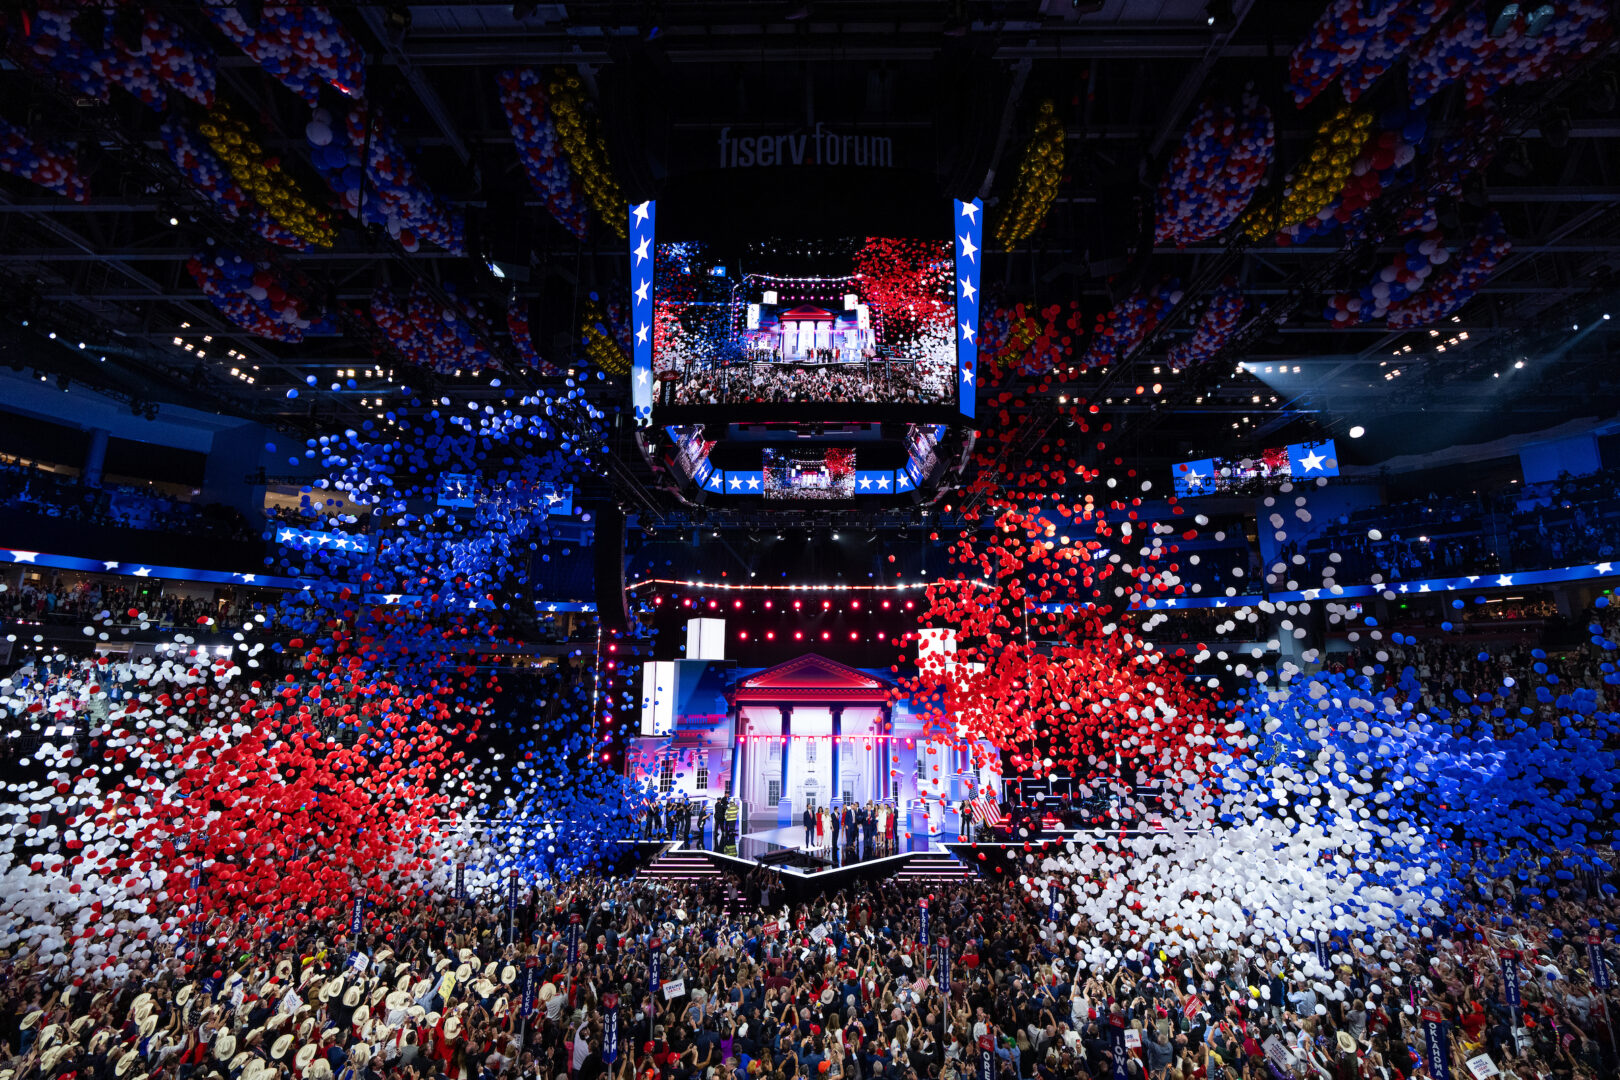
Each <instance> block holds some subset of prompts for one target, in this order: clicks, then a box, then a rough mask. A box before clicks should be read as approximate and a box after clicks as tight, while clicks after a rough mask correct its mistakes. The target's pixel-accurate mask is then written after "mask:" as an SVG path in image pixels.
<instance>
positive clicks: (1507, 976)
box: [1502, 949, 1520, 1023]
mask: <svg viewBox="0 0 1620 1080" xmlns="http://www.w3.org/2000/svg"><path fill="white" fill-rule="evenodd" d="M1502 999H1503V1000H1504V1001H1506V1002H1507V1004H1508V1008H1510V1009H1512V1010H1513V1011H1514V1012H1515V1013H1517V1012H1518V1011H1519V1008H1520V1002H1519V961H1518V954H1516V953H1514V952H1511V951H1509V950H1506V949H1504V950H1503V951H1502ZM1514 1022H1515V1023H1517V1022H1518V1020H1517V1018H1516V1017H1515V1019H1514Z"/></svg>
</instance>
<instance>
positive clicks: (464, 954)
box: [456, 949, 473, 964]
mask: <svg viewBox="0 0 1620 1080" xmlns="http://www.w3.org/2000/svg"><path fill="white" fill-rule="evenodd" d="M472 958H473V951H472V950H471V949H462V950H461V951H460V952H458V953H456V959H458V960H460V961H461V962H462V963H464V964H465V963H471V962H472Z"/></svg>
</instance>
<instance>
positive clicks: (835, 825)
mask: <svg viewBox="0 0 1620 1080" xmlns="http://www.w3.org/2000/svg"><path fill="white" fill-rule="evenodd" d="M841 813H842V811H841V810H834V811H833V812H832V815H831V816H832V822H831V825H832V849H833V858H834V859H837V858H838V830H839V829H841V828H842V827H843V823H842V822H841V821H840V820H839V815H840V814H841Z"/></svg>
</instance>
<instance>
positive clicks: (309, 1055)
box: [293, 1043, 316, 1072]
mask: <svg viewBox="0 0 1620 1080" xmlns="http://www.w3.org/2000/svg"><path fill="white" fill-rule="evenodd" d="M315 1053H316V1050H315V1044H314V1043H305V1044H304V1045H303V1046H300V1047H299V1048H298V1053H296V1054H294V1055H293V1068H295V1069H297V1070H298V1071H299V1072H303V1071H305V1070H306V1069H308V1068H309V1063H310V1062H312V1061H314V1060H315Z"/></svg>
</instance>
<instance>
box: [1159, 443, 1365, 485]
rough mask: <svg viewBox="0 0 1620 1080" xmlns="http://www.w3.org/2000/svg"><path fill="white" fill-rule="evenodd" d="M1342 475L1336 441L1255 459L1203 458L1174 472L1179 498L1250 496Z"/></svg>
mask: <svg viewBox="0 0 1620 1080" xmlns="http://www.w3.org/2000/svg"><path fill="white" fill-rule="evenodd" d="M1338 475H1339V452H1338V449H1337V447H1335V446H1334V443H1333V440H1332V439H1325V440H1323V441H1321V442H1310V443H1289V444H1288V445H1287V446H1278V447H1274V448H1271V449H1268V450H1262V451H1260V453H1259V454H1258V455H1257V456H1255V457H1252V458H1200V459H1198V460H1197V461H1183V462H1179V463H1177V464H1176V465H1175V467H1174V468H1173V469H1172V470H1171V480H1172V482H1173V483H1174V484H1175V491H1176V494H1177V495H1180V496H1183V497H1192V496H1197V495H1226V494H1234V495H1240V494H1247V493H1250V492H1252V491H1254V490H1257V489H1260V488H1264V487H1268V486H1270V485H1273V484H1280V483H1282V482H1284V481H1286V480H1308V479H1311V478H1312V477H1317V476H1338Z"/></svg>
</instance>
